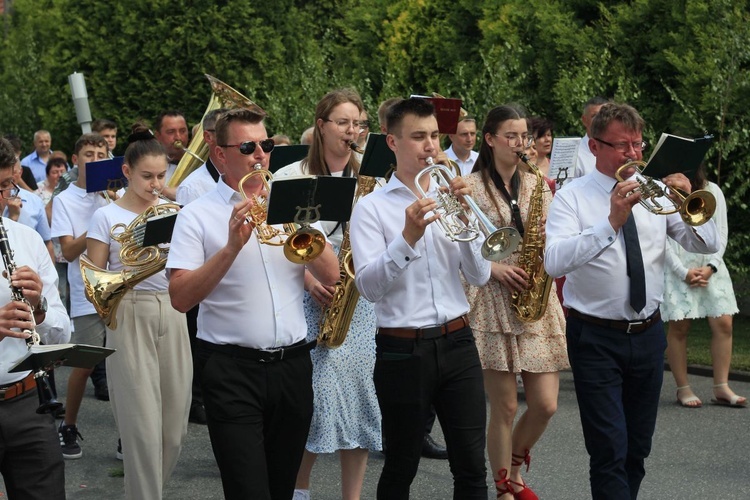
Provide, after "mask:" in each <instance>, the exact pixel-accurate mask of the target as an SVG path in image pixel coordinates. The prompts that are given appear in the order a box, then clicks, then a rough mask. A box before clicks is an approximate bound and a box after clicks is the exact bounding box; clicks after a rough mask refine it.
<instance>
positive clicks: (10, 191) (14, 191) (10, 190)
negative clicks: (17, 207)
mask: <svg viewBox="0 0 750 500" xmlns="http://www.w3.org/2000/svg"><path fill="white" fill-rule="evenodd" d="M11 186H12V187H7V188H4V189H0V196H2V197H3V198H5V199H6V200H8V199H11V198H17V197H18V193H20V192H21V189H20V188H19V187H18V185H16V183H15V182H11Z"/></svg>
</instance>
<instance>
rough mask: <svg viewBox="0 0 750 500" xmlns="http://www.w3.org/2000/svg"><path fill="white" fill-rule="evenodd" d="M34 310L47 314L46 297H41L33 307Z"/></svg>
mask: <svg viewBox="0 0 750 500" xmlns="http://www.w3.org/2000/svg"><path fill="white" fill-rule="evenodd" d="M34 312H35V313H36V312H41V313H44V314H47V297H42V299H41V300H40V301H39V303H38V304H37V305H36V307H35V308H34Z"/></svg>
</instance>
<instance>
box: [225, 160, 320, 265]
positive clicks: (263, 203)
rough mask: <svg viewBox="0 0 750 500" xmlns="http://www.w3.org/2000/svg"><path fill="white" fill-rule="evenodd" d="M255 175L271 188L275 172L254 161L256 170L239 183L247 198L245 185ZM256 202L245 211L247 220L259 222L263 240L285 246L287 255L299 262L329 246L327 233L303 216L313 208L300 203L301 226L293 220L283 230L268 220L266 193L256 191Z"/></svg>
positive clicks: (312, 257) (296, 262)
mask: <svg viewBox="0 0 750 500" xmlns="http://www.w3.org/2000/svg"><path fill="white" fill-rule="evenodd" d="M253 177H259V178H260V180H261V182H262V183H263V187H264V189H265V191H266V192H269V191H270V190H271V182H272V181H273V174H272V173H271V172H269V171H268V170H264V169H263V167H262V166H261V164H260V163H256V164H255V165H253V170H252V172H250V173H249V174H247V175H245V176H244V177H243V178H242V179H240V182H239V183H238V184H237V190H238V191H239V192H240V195H242V198H243V199H245V200H246V199H248V197H247V195H246V194H245V190H244V189H243V186H244V184H245V182H247V181H248V180H250V179H252V178H253ZM252 200H253V202H254V203H253V205H252V207H250V211H249V212H248V213H247V214H246V215H245V220H246V221H247V222H251V223H253V224H255V233H256V237H257V238H258V241H259V242H260V243H263V244H266V245H272V246H283V247H284V255H285V256H286V258H287V259H288V260H290V261H291V262H294V263H295V264H304V263H306V262H310V261H312V260H314V259H315V258H317V257H318V256H319V255H320V254H321V253H322V252H323V250H324V249H325V245H326V240H325V236H323V233H321V232H320V231H318V230H317V229H314V228H312V227H310V225H309V220H307V219H305V218H304V217H302V216H301V213H303V212H304V213H306V212H309V211H310V210H309V209H303V208H300V207H297V208H298V209H299V212H298V213H297V216H295V222H296V223H298V224H300V225H301V227H300V228H299V229H297V228H296V226H295V225H294V224H292V223H286V224H284V225H283V227H284V230H283V231H281V230H279V229H277V228H275V227H273V226H271V225H269V224H266V217H267V215H268V208H267V203H268V202H267V200H266V197H265V196H259V195H252Z"/></svg>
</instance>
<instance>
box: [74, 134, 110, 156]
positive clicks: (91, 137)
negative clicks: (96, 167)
mask: <svg viewBox="0 0 750 500" xmlns="http://www.w3.org/2000/svg"><path fill="white" fill-rule="evenodd" d="M84 146H94V147H97V148H101V147H103V148H105V149H107V150H108V148H107V141H105V140H104V137H102V136H100V135H99V134H93V133H92V134H83V135H82V136H81V137H79V138H78V140H77V141H76V145H75V146H74V147H73V154H74V155H77V154H78V153H80V152H81V149H82V148H83V147H84Z"/></svg>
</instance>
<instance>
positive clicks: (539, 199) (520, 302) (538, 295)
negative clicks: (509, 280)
mask: <svg viewBox="0 0 750 500" xmlns="http://www.w3.org/2000/svg"><path fill="white" fill-rule="evenodd" d="M517 154H518V157H519V158H521V161H522V162H524V163H525V164H526V165H527V166H528V167H529V169H530V170H531V171H532V172H533V173H534V175H536V187H535V188H534V193H533V194H532V195H531V201H530V202H529V214H528V216H527V218H526V231H525V232H524V235H523V246H522V248H521V256H520V257H519V259H518V267H520V268H521V269H523V270H524V271H526V274H528V275H529V283H530V285H531V287H530V288H528V289H527V290H524V291H522V292H513V293H512V294H511V298H512V301H511V305H512V307H513V311H514V312H515V314H516V317H517V318H518V319H520V320H521V321H524V322H533V321H537V320H539V319H540V318H541V317H542V316H543V315H544V311H545V310H546V309H547V301H548V300H549V292H550V289H551V288H552V277H551V276H550V275H549V274H547V271H545V270H544V240H545V237H544V236H543V235H542V234H540V231H539V221H540V220H542V218H543V217H544V197H543V193H544V190H545V189H546V188H547V183H546V182H545V181H544V176H543V175H542V174H541V172H539V169H538V168H537V166H536V165H535V164H534V163H532V162H531V161H530V160H529V158H528V157H527V156H526V155H525V154H523V153H517Z"/></svg>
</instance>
